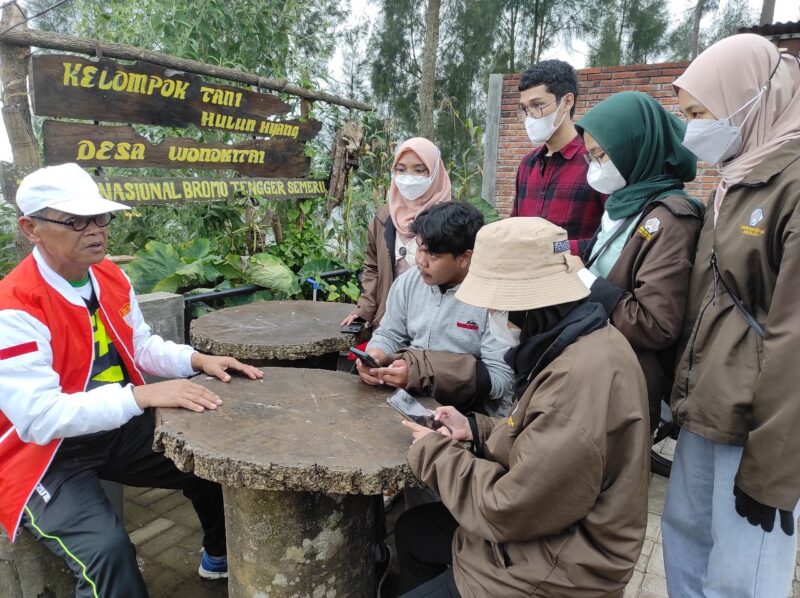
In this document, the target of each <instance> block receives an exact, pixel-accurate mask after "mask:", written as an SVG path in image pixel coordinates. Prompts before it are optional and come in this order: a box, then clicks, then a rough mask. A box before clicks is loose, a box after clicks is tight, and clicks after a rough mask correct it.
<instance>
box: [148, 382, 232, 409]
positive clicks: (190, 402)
mask: <svg viewBox="0 0 800 598" xmlns="http://www.w3.org/2000/svg"><path fill="white" fill-rule="evenodd" d="M133 399H134V400H135V401H136V404H137V405H139V408H140V409H147V408H148V407H182V408H184V409H189V410H190V411H197V412H198V413H200V412H202V411H205V410H206V409H216V408H217V407H218V406H219V405H222V399H220V398H219V397H218V396H217V395H215V394H214V393H213V392H211V391H210V390H208V389H207V388H205V387H203V386H200V385H199V384H195V383H194V382H189V381H188V380H167V381H166V382H157V383H155V384H145V385H143V386H134V388H133Z"/></svg>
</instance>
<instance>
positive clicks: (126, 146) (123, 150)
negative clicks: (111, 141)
mask: <svg viewBox="0 0 800 598" xmlns="http://www.w3.org/2000/svg"><path fill="white" fill-rule="evenodd" d="M130 158H131V144H130V143H128V142H127V141H122V142H121V143H119V144H117V153H115V154H114V159H115V160H130Z"/></svg>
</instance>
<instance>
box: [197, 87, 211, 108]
mask: <svg viewBox="0 0 800 598" xmlns="http://www.w3.org/2000/svg"><path fill="white" fill-rule="evenodd" d="M200 93H201V94H202V96H201V99H202V100H203V103H205V104H208V103H209V102H210V101H211V94H213V93H214V88H213V87H206V86H202V87H200Z"/></svg>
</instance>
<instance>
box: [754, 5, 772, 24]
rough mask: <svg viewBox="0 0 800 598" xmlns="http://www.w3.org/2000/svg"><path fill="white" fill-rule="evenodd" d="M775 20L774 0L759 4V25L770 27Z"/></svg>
mask: <svg viewBox="0 0 800 598" xmlns="http://www.w3.org/2000/svg"><path fill="white" fill-rule="evenodd" d="M774 20H775V0H764V1H763V2H762V4H761V18H760V19H759V20H758V24H759V25H772V21H774Z"/></svg>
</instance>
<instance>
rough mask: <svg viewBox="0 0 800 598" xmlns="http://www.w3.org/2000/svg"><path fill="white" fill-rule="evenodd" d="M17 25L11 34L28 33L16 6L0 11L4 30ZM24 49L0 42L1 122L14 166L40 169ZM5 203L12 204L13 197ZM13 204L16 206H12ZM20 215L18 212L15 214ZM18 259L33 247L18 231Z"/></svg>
mask: <svg viewBox="0 0 800 598" xmlns="http://www.w3.org/2000/svg"><path fill="white" fill-rule="evenodd" d="M13 25H16V28H15V29H14V31H27V29H28V25H27V23H25V14H24V13H23V12H22V11H21V10H20V9H19V8H18V7H17V5H16V4H8V5H6V7H5V8H3V18H2V19H0V27H2V29H3V30H5V29H7V28H9V27H11V26H13ZM30 53H31V49H30V47H27V46H12V45H9V44H4V43H0V82H2V85H3V97H2V99H3V122H4V123H5V127H6V131H7V133H8V141H9V143H10V144H11V154H12V155H13V156H14V164H16V165H17V166H22V167H25V168H39V166H40V163H39V144H38V143H37V141H36V137H35V136H34V134H33V126H32V124H31V111H30V108H29V107H28V56H30ZM5 200H6V201H7V202H9V203H11V204H14V198H13V197H6V198H5ZM14 205H15V204H14ZM18 213H19V212H18ZM16 246H17V258H18V259H19V260H20V261H21V260H22V259H23V258H24V257H25V256H27V255H28V254H29V253H30V252H31V250H32V249H33V247H32V246H31V244H30V243H29V242H28V239H26V238H25V237H24V235H23V234H22V232H21V231H17V239H16Z"/></svg>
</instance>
